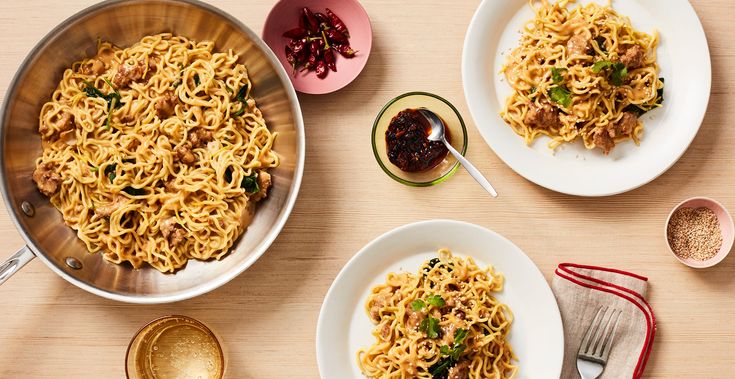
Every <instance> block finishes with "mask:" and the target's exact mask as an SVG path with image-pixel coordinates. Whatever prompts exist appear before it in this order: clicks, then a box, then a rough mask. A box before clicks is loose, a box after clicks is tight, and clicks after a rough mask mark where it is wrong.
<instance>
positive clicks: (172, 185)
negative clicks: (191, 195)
mask: <svg viewBox="0 0 735 379" xmlns="http://www.w3.org/2000/svg"><path fill="white" fill-rule="evenodd" d="M163 188H165V189H166V192H170V193H175V192H176V191H178V188H177V187H176V180H175V179H169V180H167V181H166V182H165V183H163Z"/></svg>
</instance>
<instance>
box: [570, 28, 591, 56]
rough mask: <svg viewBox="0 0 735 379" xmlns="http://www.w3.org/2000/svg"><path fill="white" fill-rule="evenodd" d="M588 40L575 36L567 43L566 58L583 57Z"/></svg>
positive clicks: (578, 35)
mask: <svg viewBox="0 0 735 379" xmlns="http://www.w3.org/2000/svg"><path fill="white" fill-rule="evenodd" d="M589 42H590V41H589V39H587V38H586V37H583V36H582V35H581V34H577V35H575V36H573V37H572V38H570V39H569V41H567V57H572V56H575V55H585V54H587V50H588V49H589V47H590V45H589Z"/></svg>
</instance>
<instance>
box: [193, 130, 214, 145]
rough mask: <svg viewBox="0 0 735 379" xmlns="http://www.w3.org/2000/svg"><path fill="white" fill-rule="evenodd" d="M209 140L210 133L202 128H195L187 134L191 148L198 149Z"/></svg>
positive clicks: (210, 138) (210, 137)
mask: <svg viewBox="0 0 735 379" xmlns="http://www.w3.org/2000/svg"><path fill="white" fill-rule="evenodd" d="M211 140H212V132H210V131H209V130H206V129H204V128H195V129H193V130H191V131H190V132H189V142H191V146H193V147H200V146H201V145H203V144H206V143H207V142H209V141H211Z"/></svg>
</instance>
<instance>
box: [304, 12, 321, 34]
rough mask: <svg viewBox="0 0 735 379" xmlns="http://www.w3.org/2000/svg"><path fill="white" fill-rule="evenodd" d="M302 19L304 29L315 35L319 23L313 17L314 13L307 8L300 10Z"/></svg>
mask: <svg viewBox="0 0 735 379" xmlns="http://www.w3.org/2000/svg"><path fill="white" fill-rule="evenodd" d="M301 13H302V16H301V17H302V18H303V19H304V22H305V23H306V29H308V30H309V31H310V32H312V33H316V32H318V31H319V21H317V19H316V17H315V16H314V13H312V12H311V10H310V9H309V8H307V7H304V9H302V10H301Z"/></svg>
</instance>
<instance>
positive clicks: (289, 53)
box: [285, 45, 296, 66]
mask: <svg viewBox="0 0 735 379" xmlns="http://www.w3.org/2000/svg"><path fill="white" fill-rule="evenodd" d="M285 50H286V60H287V61H288V63H290V64H291V66H296V56H295V55H293V50H291V47H290V46H288V45H286V49H285Z"/></svg>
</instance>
